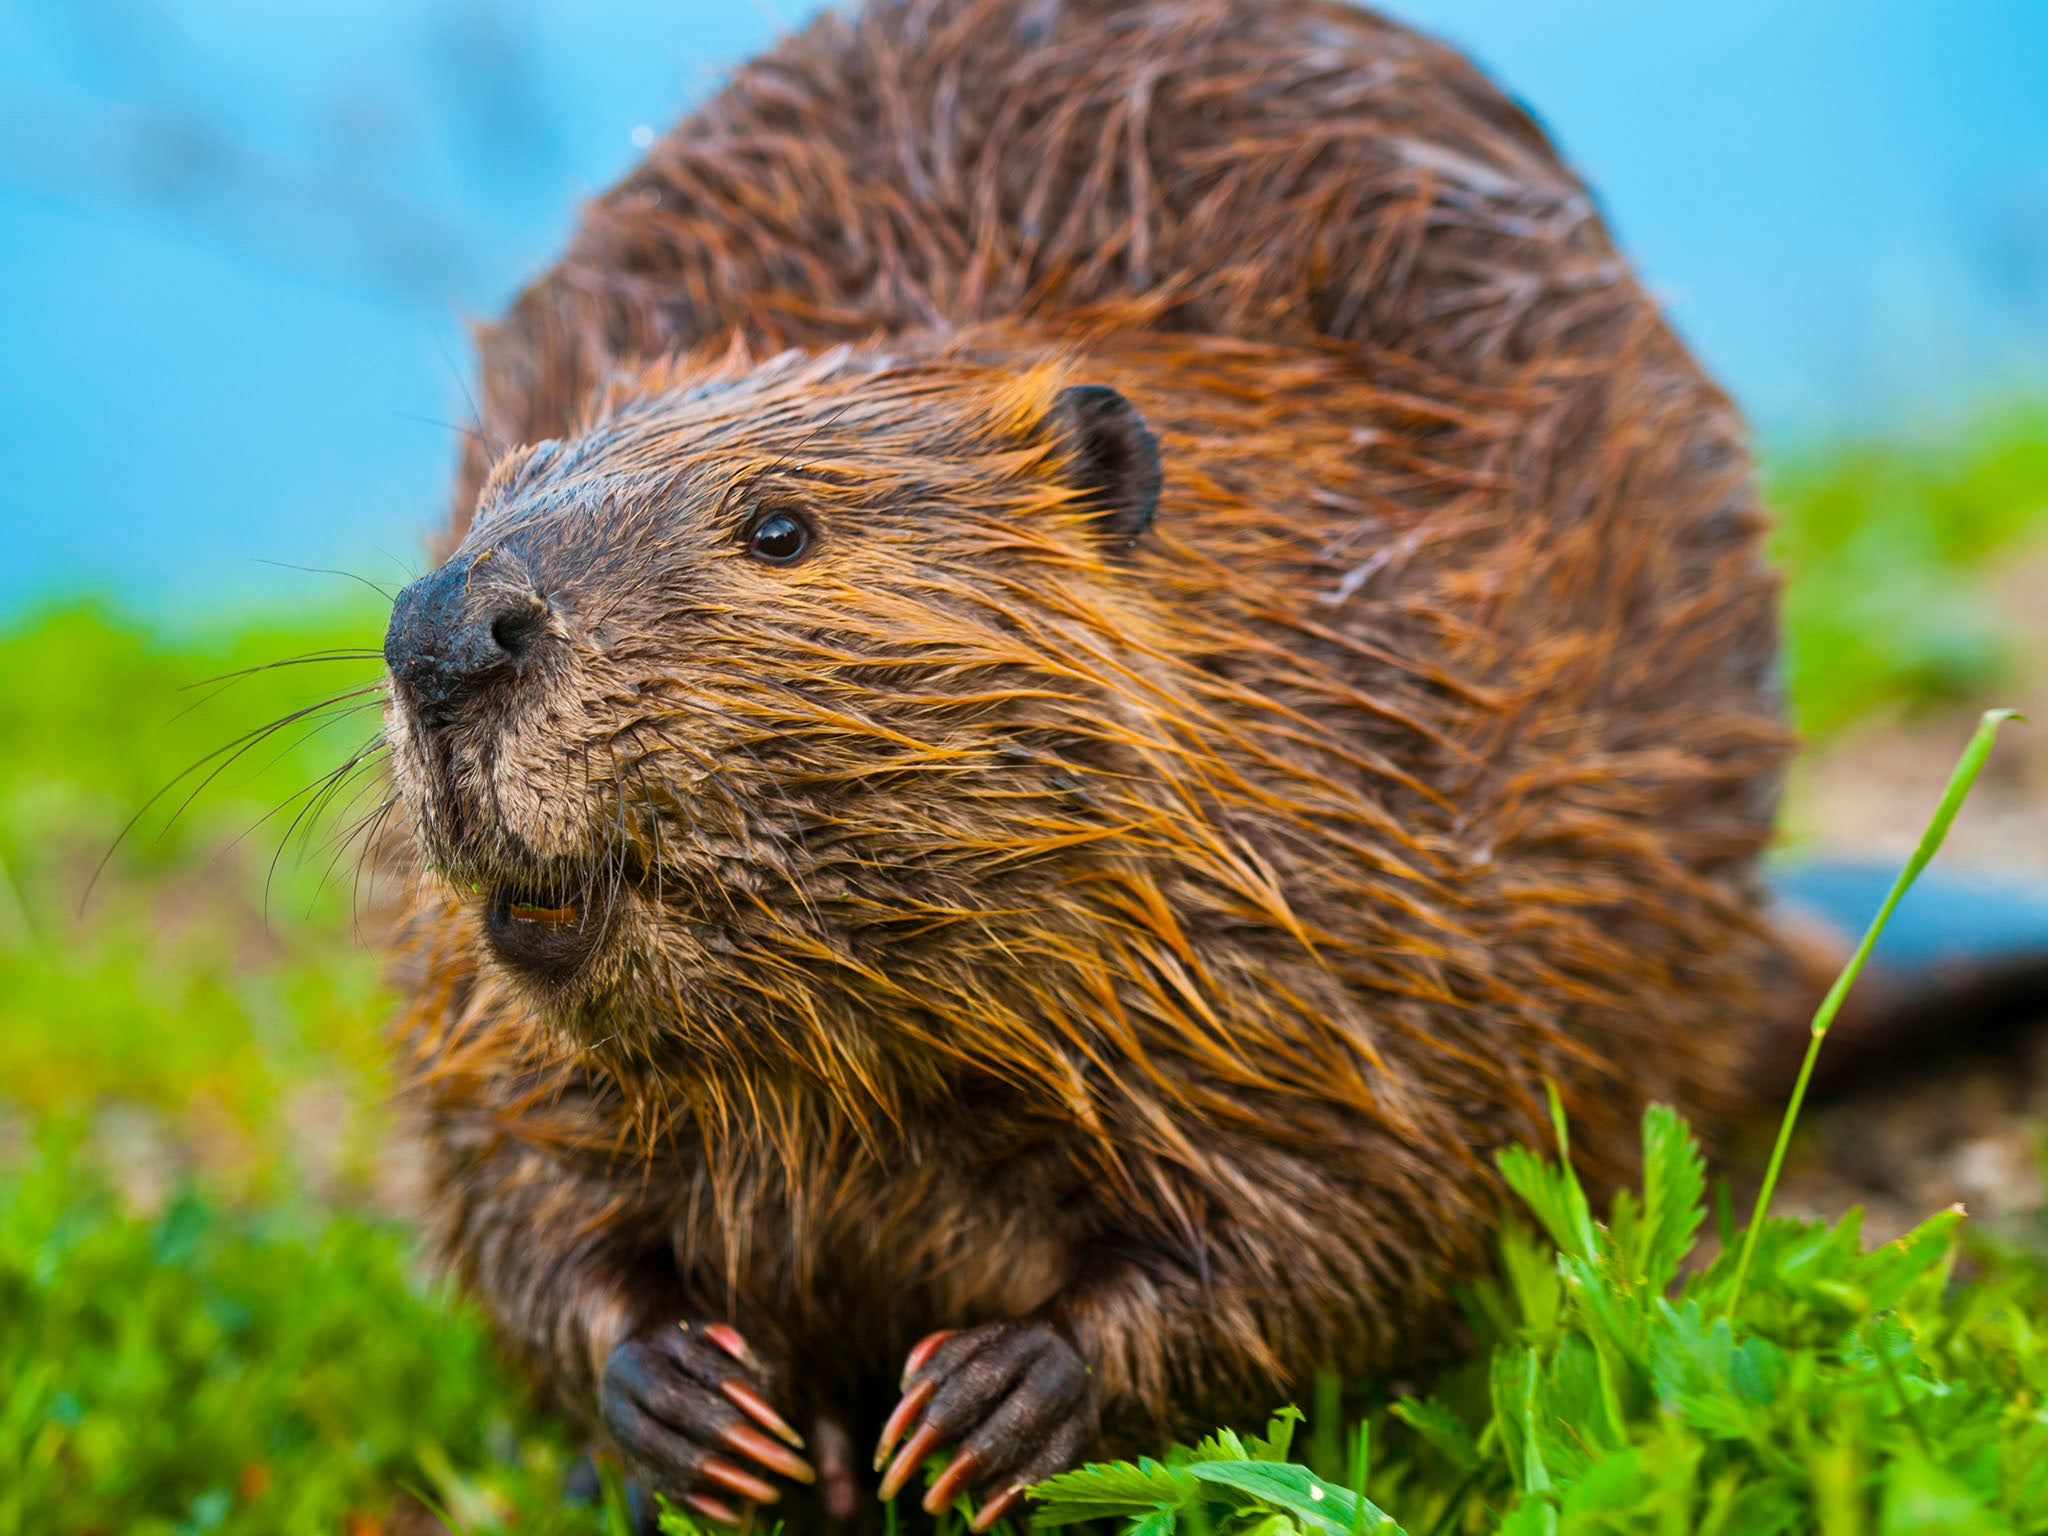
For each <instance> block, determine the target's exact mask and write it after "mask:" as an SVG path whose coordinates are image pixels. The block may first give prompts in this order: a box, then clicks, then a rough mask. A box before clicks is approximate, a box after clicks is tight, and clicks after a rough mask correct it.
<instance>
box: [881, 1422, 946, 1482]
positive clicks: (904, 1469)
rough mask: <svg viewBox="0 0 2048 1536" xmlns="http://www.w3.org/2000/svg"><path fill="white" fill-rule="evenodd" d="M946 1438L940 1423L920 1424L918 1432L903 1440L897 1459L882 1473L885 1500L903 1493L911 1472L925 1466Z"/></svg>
mask: <svg viewBox="0 0 2048 1536" xmlns="http://www.w3.org/2000/svg"><path fill="white" fill-rule="evenodd" d="M945 1440H946V1434H945V1431H944V1430H942V1429H940V1428H939V1427H938V1425H936V1424H920V1425H918V1426H917V1433H916V1434H914V1435H912V1436H911V1437H910V1438H909V1439H908V1440H906V1441H904V1442H903V1449H902V1450H900V1451H898V1452H897V1453H896V1459H895V1460H894V1461H892V1462H891V1463H889V1470H888V1471H886V1472H884V1473H883V1474H882V1487H881V1494H882V1498H883V1500H884V1501H887V1500H889V1499H893V1498H895V1497H896V1495H897V1494H899V1493H901V1492H902V1491H903V1485H904V1484H905V1483H907V1482H909V1481H910V1474H911V1473H913V1472H915V1471H916V1470H917V1469H918V1468H919V1467H921V1466H923V1465H924V1464H925V1462H926V1460H927V1459H929V1458H930V1456H931V1454H932V1453H933V1452H934V1451H936V1450H937V1449H938V1448H939V1447H940V1446H941V1445H943V1444H945Z"/></svg>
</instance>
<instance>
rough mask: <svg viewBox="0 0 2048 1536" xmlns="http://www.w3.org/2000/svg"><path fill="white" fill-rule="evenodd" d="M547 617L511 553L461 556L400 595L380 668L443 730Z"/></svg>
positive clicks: (542, 628)
mask: <svg viewBox="0 0 2048 1536" xmlns="http://www.w3.org/2000/svg"><path fill="white" fill-rule="evenodd" d="M547 619H548V607H547V603H546V601H545V600H544V599H543V598H542V597H541V595H540V593H539V592H538V591H537V590H535V588H534V584H533V578H532V576H531V575H530V574H529V573H528V572H527V570H526V568H525V566H524V565H523V564H522V563H521V562H520V560H519V558H518V556H517V555H516V554H515V553H514V552H512V551H510V550H508V549H506V548H504V547H503V546H499V547H498V548H495V549H490V550H486V551H485V552H484V554H482V555H466V556H463V557H461V558H459V559H455V560H450V561H449V562H448V563H447V564H446V565H444V566H442V567H441V568H440V569H439V570H437V571H434V572H432V573H430V574H429V575H426V576H422V577H421V578H420V579H419V580H418V581H416V582H414V583H413V584H412V585H411V586H409V587H407V588H406V589H405V590H404V591H403V592H401V593H399V594H398V601H397V602H396V603H394V604H393V605H392V608H391V627H390V628H389V629H387V630H385V632H384V664H385V665H386V666H388V667H389V668H390V669H391V675H392V676H393V677H394V678H396V679H397V681H398V686H399V688H400V690H401V691H402V692H403V693H404V694H405V696H406V697H407V698H408V699H409V700H410V701H411V702H412V705H413V707H414V708H415V709H416V710H418V711H419V714H420V717H421V719H423V720H425V721H427V722H428V723H429V724H436V725H445V724H447V723H448V722H449V721H451V720H453V719H454V718H455V716H456V713H457V711H458V710H459V708H460V706H461V705H462V704H463V703H465V702H466V701H467V700H468V699H469V698H470V697H471V696H473V695H474V694H475V693H476V692H477V690H478V689H480V688H482V687H483V686H485V685H486V684H488V683H490V682H491V681H493V680H494V679H497V678H499V677H502V676H505V675H507V674H510V673H511V672H512V671H513V670H514V669H515V668H516V666H517V664H518V662H519V660H520V658H521V657H523V656H526V655H529V654H530V653H531V652H532V651H533V650H534V648H535V647H536V645H538V643H539V642H540V640H541V637H542V636H543V635H544V634H545V633H546V630H547Z"/></svg>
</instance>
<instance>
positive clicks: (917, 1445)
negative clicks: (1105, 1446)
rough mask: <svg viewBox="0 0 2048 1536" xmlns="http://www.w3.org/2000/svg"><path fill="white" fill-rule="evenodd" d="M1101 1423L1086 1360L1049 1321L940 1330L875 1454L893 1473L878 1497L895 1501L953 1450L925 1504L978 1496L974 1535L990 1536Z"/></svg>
mask: <svg viewBox="0 0 2048 1536" xmlns="http://www.w3.org/2000/svg"><path fill="white" fill-rule="evenodd" d="M1095 1421H1096V1405H1095V1391H1094V1383H1093V1381H1092V1379H1091V1378H1090V1376H1089V1372H1088V1362H1087V1361H1085V1360H1083V1359H1082V1358H1081V1354H1080V1351H1079V1350H1077V1349H1075V1348H1074V1345H1073V1341H1072V1340H1070V1339H1069V1338H1068V1337H1067V1335H1066V1334H1065V1333H1064V1332H1063V1331H1062V1330H1060V1329H1059V1328H1057V1327H1055V1326H1054V1325H1053V1324H1051V1323H1047V1322H1020V1323H990V1324H987V1325H986V1326H984V1327H980V1328H969V1329H967V1330H965V1331H963V1332H960V1333H935V1334H933V1335H931V1337H929V1338H927V1339H925V1340H924V1341H923V1342H921V1343H920V1344H918V1346H917V1347H916V1348H915V1349H913V1350H911V1352H910V1358H909V1360H908V1361H906V1362H905V1363H904V1367H903V1401H902V1402H900V1403H898V1404H897V1405H896V1411H895V1412H894V1413H892V1414H890V1415H889V1423H888V1425H887V1427H885V1428H884V1429H883V1431H882V1443H881V1445H880V1446H879V1447H878V1448H877V1450H876V1452H875V1465H876V1467H878V1468H879V1467H880V1466H882V1464H883V1463H884V1462H888V1466H889V1470H888V1471H887V1472H886V1473H884V1474H883V1477H882V1497H883V1498H885V1499H893V1498H894V1497H895V1496H896V1495H897V1493H898V1492H899V1491H900V1490H901V1489H902V1487H903V1485H904V1483H905V1482H907V1481H908V1480H909V1478H910V1476H911V1474H912V1473H913V1472H915V1471H916V1470H917V1469H918V1468H919V1467H920V1466H921V1465H923V1464H924V1462H925V1460H926V1458H928V1457H929V1456H931V1455H932V1454H933V1453H934V1452H936V1451H939V1450H942V1449H944V1448H945V1447H946V1446H955V1447H957V1448H958V1449H957V1450H956V1451H955V1453H954V1456H953V1459H952V1460H951V1461H950V1462H949V1463H947V1465H946V1470H945V1471H944V1472H942V1473H941V1474H940V1475H939V1479H938V1481H937V1482H935V1483H933V1484H932V1486H931V1491H930V1492H929V1493H927V1494H926V1495H925V1499H924V1507H925V1508H926V1509H927V1510H929V1511H930V1512H931V1513H932V1514H937V1513H939V1511H941V1510H943V1509H945V1508H946V1507H947V1506H948V1505H949V1504H951V1503H952V1502H953V1501H954V1500H955V1499H957V1498H959V1497H960V1495H961V1494H963V1493H967V1492H970V1491H971V1492H974V1493H977V1494H979V1495H980V1496H981V1498H982V1499H983V1501H984V1502H983V1503H982V1506H981V1508H980V1510H979V1511H978V1512H977V1513H976V1515H975V1517H974V1522H973V1529H975V1530H977V1531H985V1530H987V1529H988V1528H989V1527H990V1526H991V1525H993V1524H995V1522H996V1521H997V1520H998V1519H999V1518H1000V1517H1001V1516H1002V1514H1003V1512H1004V1511H1005V1510H1007V1509H1009V1508H1010V1506H1011V1505H1013V1504H1015V1503H1016V1502H1017V1500H1018V1498H1019V1497H1021V1496H1022V1494H1023V1492H1024V1490H1025V1489H1026V1488H1027V1487H1029V1486H1030V1485H1031V1484H1033V1483H1035V1482H1038V1481H1040V1480H1041V1479H1043V1478H1048V1477H1051V1476H1052V1475H1053V1474H1054V1473H1055V1472H1064V1471H1065V1470H1066V1469H1067V1468H1068V1467H1070V1466H1072V1465H1073V1464H1074V1461H1075V1459H1076V1458H1077V1457H1078V1456H1080V1454H1081V1453H1082V1452H1083V1451H1084V1450H1086V1449H1087V1447H1088V1444H1089V1442H1091V1441H1092V1440H1093V1439H1094V1438H1095ZM913 1425H915V1426H916V1427H915V1428H914V1429H913V1428H912V1426H913ZM905 1431H909V1433H910V1438H909V1439H907V1440H905V1439H903V1436H904V1433H905ZM899 1440H902V1448H901V1449H900V1450H897V1449H896V1446H897V1442H898V1441H899ZM892 1450H894V1451H895V1453H896V1459H895V1460H894V1461H889V1453H890V1452H891V1451H892Z"/></svg>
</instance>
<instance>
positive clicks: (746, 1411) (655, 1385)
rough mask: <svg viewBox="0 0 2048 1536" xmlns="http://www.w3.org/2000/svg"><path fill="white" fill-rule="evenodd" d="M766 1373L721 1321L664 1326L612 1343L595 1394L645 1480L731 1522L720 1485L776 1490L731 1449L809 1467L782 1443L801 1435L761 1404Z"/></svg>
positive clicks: (733, 1514) (791, 1468)
mask: <svg viewBox="0 0 2048 1536" xmlns="http://www.w3.org/2000/svg"><path fill="white" fill-rule="evenodd" d="M766 1374H767V1373H766V1371H765V1369H764V1368H763V1367H762V1364H761V1362H760V1360H758V1359H757V1358H756V1357H755V1355H754V1352H753V1350H751V1349H749V1348H748V1347H747V1341H746V1340H745V1339H743V1338H741V1337H740V1336H739V1334H738V1333H736V1332H734V1331H733V1330H732V1329H731V1328H728V1327H726V1326H725V1324H723V1323H710V1324H704V1323H681V1324H677V1325H674V1326H664V1327H660V1328H654V1329H650V1330H649V1331H648V1332H646V1333H643V1334H641V1335H639V1336H638V1337H637V1338H631V1339H628V1340H626V1342H625V1343H623V1344H621V1345H619V1346H618V1348H616V1349H614V1350H613V1351H612V1353H611V1358H610V1359H608V1360H606V1361H605V1366H604V1380H603V1382H602V1383H601V1384H600V1385H599V1388H598V1404H599V1407H600V1408H601V1409H602V1411H603V1413H604V1422H605V1427H606V1428H607V1429H609V1430H610V1431H611V1434H612V1438H613V1439H614V1440H615V1441H617V1442H618V1446H619V1449H620V1450H621V1451H622V1452H624V1453H625V1455H626V1457H627V1459H628V1460H630V1461H631V1462H632V1463H633V1467H634V1470H635V1471H636V1472H638V1473H639V1474H640V1475H641V1476H642V1477H643V1478H644V1479H645V1480H646V1481H647V1482H648V1483H649V1484H651V1485H652V1486H653V1487H655V1488H656V1489H658V1490H659V1491H661V1492H662V1493H665V1494H668V1495H670V1496H671V1497H674V1498H679V1499H681V1500H682V1501H683V1503H685V1504H687V1505H688V1506H689V1507H690V1508H691V1509H693V1510H695V1511H696V1512H697V1513H698V1514H701V1515H706V1516H708V1517H710V1518H711V1519H713V1520H722V1521H724V1522H725V1523H726V1524H728V1525H738V1524H739V1523H740V1514H739V1512H738V1511H736V1510H735V1509H733V1508H732V1506H731V1505H729V1504H727V1503H726V1502H725V1499H724V1498H723V1497H722V1496H721V1495H723V1494H737V1495H739V1497H741V1498H743V1499H751V1500H753V1501H755V1502H756V1503H760V1504H768V1503H772V1502H774V1501H775V1500H776V1499H778V1498H780V1497H781V1492H780V1490H779V1489H777V1488H776V1487H775V1485H774V1484H773V1483H770V1482H767V1481H765V1480H764V1479H762V1478H760V1477H758V1476H756V1475H755V1474H754V1473H753V1472H751V1471H749V1470H747V1468H746V1467H744V1466H742V1465H741V1464H740V1462H739V1461H738V1460H735V1459H734V1458H743V1459H745V1460H747V1461H751V1462H753V1463H755V1464H756V1465H757V1466H758V1467H760V1468H763V1469H765V1470H767V1471H770V1472H779V1473H781V1474H782V1475H783V1476H784V1477H793V1478H795V1479H796V1480H797V1481H799V1482H804V1483H808V1482H811V1481H813V1480H814V1479H815V1478H816V1477H817V1474H816V1473H815V1472H813V1471H812V1470H811V1464H810V1463H809V1462H807V1461H805V1460H804V1459H803V1457H801V1456H799V1455H797V1454H796V1451H795V1450H791V1449H789V1448H788V1447H791V1446H793V1447H796V1448H797V1449H801V1448H802V1446H803V1443H804V1442H803V1437H802V1436H801V1435H799V1434H798V1433H797V1432H796V1431H795V1430H794V1429H792V1428H790V1426H789V1424H788V1423H787V1421H785V1420H784V1419H783V1417H782V1415H781V1414H779V1413H777V1412H776V1411H775V1410H774V1409H773V1408H771V1407H769V1406H768V1399H767V1397H766V1395H765V1391H764V1388H765V1386H766V1380H765V1378H766ZM749 1420H751V1421H752V1422H751V1423H750V1422H748V1421H749ZM756 1425H759V1426H760V1428H756V1427H755V1426H756ZM763 1429H766V1430H768V1431H769V1432H771V1433H772V1434H774V1435H776V1436H778V1437H779V1438H780V1440H781V1441H783V1442H786V1444H778V1443H777V1441H776V1440H771V1439H770V1438H769V1437H768V1435H766V1434H763V1433H762V1432H761V1431H762V1430H763Z"/></svg>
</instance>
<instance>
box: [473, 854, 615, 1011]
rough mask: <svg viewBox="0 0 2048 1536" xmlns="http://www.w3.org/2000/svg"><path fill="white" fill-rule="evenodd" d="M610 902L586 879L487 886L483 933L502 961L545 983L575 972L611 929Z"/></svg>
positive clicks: (564, 980)
mask: <svg viewBox="0 0 2048 1536" xmlns="http://www.w3.org/2000/svg"><path fill="white" fill-rule="evenodd" d="M612 918H613V902H612V900H611V899H609V897H608V895H607V893H606V892H605V891H604V890H602V889H596V890H594V889H592V888H591V886H590V883H589V882H582V881H570V880H561V881H555V882H550V883H545V884H536V885H527V884H517V883H505V884H500V885H496V886H493V887H491V889H490V893H489V896H488V898H487V900H486V902H485V905H484V936H485V937H486V938H487V939H488V940H489V941H490V946H491V953H492V954H494V955H496V956H497V957H498V961H499V963H500V964H502V965H504V966H506V967H507V968H508V969H510V970H513V971H516V972H518V973H519V974H521V975H522V976H525V977H527V978H528V979H530V980H532V981H536V982H539V983H541V984H543V985H545V986H551V987H562V986H567V985H568V984H569V983H570V982H572V981H574V980H575V979H576V977H577V975H578V974H579V973H580V972H581V971H582V970H583V968H584V967H585V966H587V965H588V964H589V963H590V959H591V957H592V956H593V955H595V954H596V953H597V952H598V950H599V949H600V948H602V947H603V944H604V940H605V936H606V935H607V934H608V933H609V932H610V931H611V928H612Z"/></svg>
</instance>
